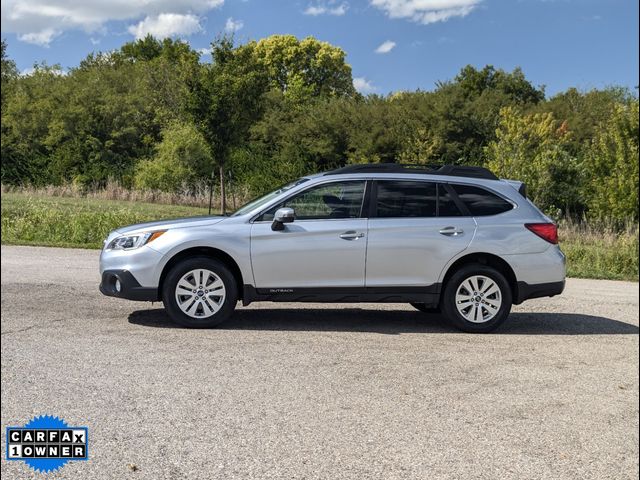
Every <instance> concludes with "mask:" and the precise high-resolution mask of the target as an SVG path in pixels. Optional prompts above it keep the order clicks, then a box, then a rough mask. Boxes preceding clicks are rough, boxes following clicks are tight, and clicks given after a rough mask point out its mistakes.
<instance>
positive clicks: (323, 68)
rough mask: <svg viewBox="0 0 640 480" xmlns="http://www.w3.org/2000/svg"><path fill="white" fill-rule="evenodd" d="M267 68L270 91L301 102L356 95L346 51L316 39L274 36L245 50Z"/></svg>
mask: <svg viewBox="0 0 640 480" xmlns="http://www.w3.org/2000/svg"><path fill="white" fill-rule="evenodd" d="M240 49H241V50H247V51H250V52H251V53H252V55H254V56H255V58H256V59H257V60H258V61H259V62H260V63H261V64H262V65H263V66H264V68H265V71H266V72H267V75H268V78H269V84H270V87H271V88H275V89H278V90H280V91H281V92H283V93H285V95H286V96H288V97H290V98H292V99H297V100H298V101H300V100H304V99H309V98H329V97H341V96H354V95H355V94H356V92H355V89H354V88H353V78H352V77H351V67H350V66H349V65H348V64H347V63H346V62H345V57H346V54H345V52H344V50H342V49H341V48H339V47H335V46H333V45H331V44H329V43H327V42H321V41H319V40H316V39H315V38H313V37H307V38H305V39H303V40H298V39H297V38H296V37H295V36H293V35H272V36H270V37H267V38H265V39H262V40H260V41H258V42H250V43H248V44H246V45H244V46H242V47H240Z"/></svg>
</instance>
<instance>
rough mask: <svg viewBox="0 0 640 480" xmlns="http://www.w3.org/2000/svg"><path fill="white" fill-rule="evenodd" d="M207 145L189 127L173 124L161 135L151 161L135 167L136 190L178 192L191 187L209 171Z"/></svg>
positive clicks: (199, 135) (210, 160) (208, 150)
mask: <svg viewBox="0 0 640 480" xmlns="http://www.w3.org/2000/svg"><path fill="white" fill-rule="evenodd" d="M211 164H212V157H211V151H210V149H209V145H208V144H207V142H206V140H205V139H204V137H203V136H202V134H201V133H200V132H199V131H198V130H197V129H196V128H195V126H194V125H192V124H188V123H187V124H181V123H176V124H173V125H171V126H169V127H167V128H166V129H165V130H164V131H163V132H162V141H161V142H160V143H159V144H158V146H157V148H156V154H155V156H154V157H153V159H150V160H143V161H142V162H140V163H138V165H137V166H136V173H135V177H134V183H135V186H136V187H137V188H141V189H153V190H162V191H165V192H177V191H179V190H180V189H181V188H183V187H187V188H188V187H193V186H195V185H197V184H198V183H199V180H201V179H202V178H203V177H206V175H207V173H208V172H210V171H211Z"/></svg>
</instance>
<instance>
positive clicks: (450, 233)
mask: <svg viewBox="0 0 640 480" xmlns="http://www.w3.org/2000/svg"><path fill="white" fill-rule="evenodd" d="M463 233H464V230H462V229H461V228H456V227H444V228H442V229H440V235H446V236H447V237H457V236H458V235H462V234H463Z"/></svg>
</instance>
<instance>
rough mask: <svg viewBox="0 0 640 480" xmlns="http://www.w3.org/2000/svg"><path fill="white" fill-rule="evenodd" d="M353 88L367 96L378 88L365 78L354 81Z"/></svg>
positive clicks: (357, 78)
mask: <svg viewBox="0 0 640 480" xmlns="http://www.w3.org/2000/svg"><path fill="white" fill-rule="evenodd" d="M353 88H355V89H356V90H357V91H358V92H360V93H363V94H366V93H372V92H375V91H376V87H375V86H374V85H373V84H372V83H371V82H370V81H369V80H367V79H366V78H364V77H356V78H354V79H353Z"/></svg>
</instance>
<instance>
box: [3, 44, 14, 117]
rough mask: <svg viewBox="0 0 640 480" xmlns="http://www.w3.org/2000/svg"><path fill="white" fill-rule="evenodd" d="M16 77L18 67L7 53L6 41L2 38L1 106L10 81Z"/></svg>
mask: <svg viewBox="0 0 640 480" xmlns="http://www.w3.org/2000/svg"><path fill="white" fill-rule="evenodd" d="M17 77H18V69H17V68H16V62H14V61H13V60H11V59H10V58H9V56H8V55H7V42H6V41H5V40H4V39H2V90H1V95H2V108H4V100H5V96H6V95H7V91H8V89H9V86H10V85H11V83H12V82H13V81H14V80H15V79H16V78H17Z"/></svg>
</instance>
